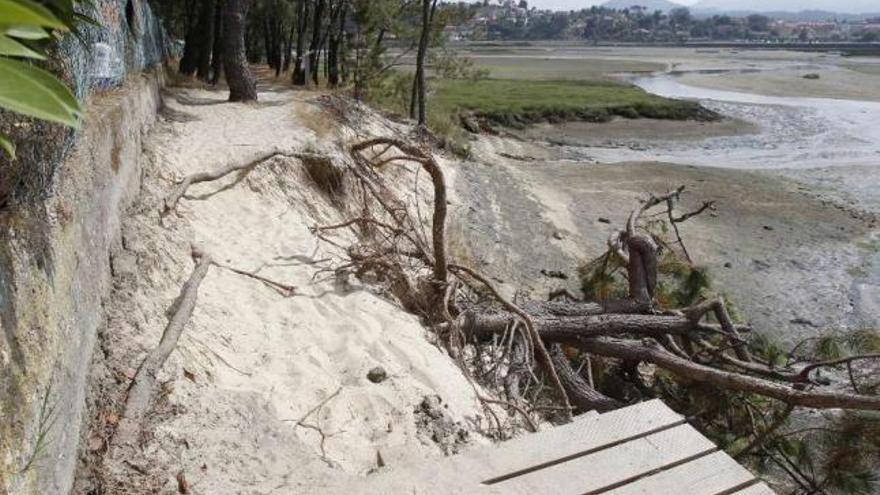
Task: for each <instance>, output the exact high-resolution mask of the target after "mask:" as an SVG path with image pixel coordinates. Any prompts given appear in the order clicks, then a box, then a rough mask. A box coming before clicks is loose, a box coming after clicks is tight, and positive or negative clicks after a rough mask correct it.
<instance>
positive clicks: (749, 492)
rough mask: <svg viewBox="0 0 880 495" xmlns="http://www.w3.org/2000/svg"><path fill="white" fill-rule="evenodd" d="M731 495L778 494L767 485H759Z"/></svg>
mask: <svg viewBox="0 0 880 495" xmlns="http://www.w3.org/2000/svg"><path fill="white" fill-rule="evenodd" d="M731 495H776V492H774V491H773V490H771V489H770V487H769V486H767V485H766V484H764V483H758V484H756V485H752V486H750V487H748V488H743V489H742V490H739V491H736V492H733V493H732V494H731Z"/></svg>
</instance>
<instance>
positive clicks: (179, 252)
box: [104, 90, 481, 494]
mask: <svg viewBox="0 0 880 495" xmlns="http://www.w3.org/2000/svg"><path fill="white" fill-rule="evenodd" d="M176 94H185V96H186V97H187V98H189V99H188V100H186V99H185V100H182V101H189V102H190V103H191V102H192V101H198V102H200V103H219V102H220V101H222V99H223V98H224V97H225V93H221V92H209V91H204V90H176ZM312 96H314V94H308V93H293V92H290V91H284V92H264V93H261V95H260V98H261V102H260V104H259V105H258V106H256V107H255V106H247V105H241V104H229V103H222V104H203V105H191V104H188V105H182V104H180V103H178V102H175V100H174V98H173V97H170V98H166V100H167V104H168V105H169V107H170V108H171V112H166V115H173V116H176V119H177V120H189V121H187V122H165V123H162V124H159V125H158V126H157V128H156V129H155V130H154V131H153V132H152V135H151V137H150V139H149V145H148V148H147V152H148V155H151V156H152V158H153V160H152V161H153V165H152V166H151V167H148V170H147V172H146V174H147V177H145V187H144V195H145V199H144V207H143V209H142V211H141V212H139V213H138V214H136V215H134V216H133V217H132V218H131V220H130V221H129V222H128V224H127V225H126V227H125V230H126V244H127V246H126V247H127V249H128V250H129V252H128V253H127V254H126V256H127V257H134V258H135V259H136V264H137V269H136V270H133V271H132V273H129V274H128V275H124V274H123V275H120V278H119V280H118V281H117V287H118V289H117V294H116V296H114V300H113V301H111V303H110V305H109V313H110V315H111V316H110V319H109V328H108V330H107V332H106V334H105V336H104V346H105V348H110V349H114V354H113V355H112V356H111V358H110V360H111V362H113V361H114V360H116V361H119V360H122V362H125V363H127V365H128V366H129V369H130V370H133V369H134V368H136V366H137V363H139V362H140V360H141V359H142V356H143V354H144V353H145V352H146V350H147V349H148V348H150V347H152V346H154V345H155V344H156V343H157V342H158V340H159V336H160V334H161V332H162V329H163V327H164V325H165V323H166V318H165V316H164V311H165V310H166V308H167V307H168V305H169V304H170V302H171V300H172V299H173V298H174V297H175V296H176V293H177V291H178V289H179V286H180V284H181V282H182V280H184V279H185V277H186V276H188V274H189V271H190V270H191V268H192V262H191V261H190V260H189V257H188V256H189V246H190V244H194V245H197V246H199V247H200V248H201V249H203V250H204V251H206V252H208V253H210V254H211V255H212V256H213V258H214V259H215V260H217V261H218V262H220V263H224V264H228V265H230V266H234V267H236V268H239V269H243V270H247V271H255V270H257V271H258V272H259V274H260V275H262V276H265V277H268V278H271V279H274V280H278V281H280V282H283V283H286V284H291V285H295V286H296V287H298V293H297V294H296V295H295V296H293V297H289V298H287V297H284V296H282V295H280V294H278V293H277V292H275V291H274V290H272V289H270V288H269V287H267V286H265V285H263V284H262V283H260V282H258V281H256V280H253V279H251V278H248V277H244V276H241V275H238V274H235V273H232V272H229V271H226V270H222V269H219V268H212V269H211V271H210V272H209V274H208V276H207V278H206V279H205V281H204V283H203V284H202V286H201V290H200V293H199V297H198V303H197V307H196V309H195V313H194V315H193V318H192V320H191V322H190V324H189V325H187V328H186V330H185V333H184V335H183V337H182V338H181V340H180V344H179V346H178V349H177V351H175V352H174V353H173V354H172V356H171V358H170V359H169V361H168V362H167V363H166V365H165V367H164V369H163V372H162V374H161V375H160V377H159V379H160V382H162V381H169V384H168V385H167V386H166V390H169V391H170V392H169V395H168V397H167V399H168V403H167V404H161V405H160V406H159V408H158V409H159V413H158V414H157V415H156V416H155V417H154V424H153V428H154V434H155V437H154V438H153V439H152V440H151V441H150V442H149V444H148V446H147V452H148V453H149V456H151V458H152V460H153V461H155V463H156V466H160V467H161V469H162V472H163V473H165V474H167V480H166V482H165V485H164V486H163V487H162V490H163V491H164V492H168V493H176V490H177V485H176V481H175V480H174V476H175V475H176V474H177V471H178V470H183V471H184V473H185V476H186V478H187V480H188V481H189V483H190V484H191V486H192V488H193V490H194V491H193V493H200V494H221V493H223V494H226V493H321V492H322V491H323V490H324V489H327V488H328V487H329V486H333V485H339V484H342V483H344V482H345V480H346V479H347V477H348V476H350V475H362V474H364V473H366V472H367V471H368V470H369V469H371V468H375V467H376V463H377V452H381V454H382V457H383V459H384V460H385V462H386V463H388V464H393V463H395V462H398V461H399V460H402V459H408V460H413V459H417V458H420V457H424V456H437V455H442V454H441V453H440V451H439V449H438V448H437V446H436V445H433V444H432V443H431V442H430V441H426V439H425V438H424V435H422V436H420V435H419V434H418V432H417V429H416V424H415V421H414V414H413V410H414V408H415V407H416V406H417V405H418V404H419V403H420V402H421V400H422V398H423V397H424V396H425V395H427V394H437V395H439V396H440V397H442V399H443V400H444V402H445V403H446V404H447V406H448V409H449V412H450V413H451V415H452V417H453V418H454V419H456V420H457V421H460V422H461V423H462V424H464V425H468V424H475V423H478V422H479V418H478V415H479V414H481V409H480V407H479V404H478V402H477V400H476V397H475V394H474V392H473V389H472V388H471V386H470V385H469V384H468V382H467V381H466V379H465V378H464V376H463V375H462V374H461V372H460V371H459V369H458V368H457V367H456V365H455V364H454V363H453V361H452V360H451V359H450V358H448V357H447V356H446V354H444V353H443V352H441V351H440V350H439V349H438V348H437V347H435V346H434V345H432V344H431V343H429V340H428V338H427V337H428V336H427V335H426V331H425V330H424V329H423V327H421V326H420V324H419V322H418V321H417V319H416V318H415V317H414V316H412V315H409V314H407V313H405V312H404V311H403V310H402V309H400V308H399V307H398V306H397V305H395V304H393V303H392V302H390V301H389V300H387V299H385V298H382V297H379V296H377V295H375V294H374V293H373V292H371V290H370V288H369V287H366V286H362V285H360V283H359V282H358V281H357V280H356V279H355V278H354V277H351V278H350V279H349V280H348V282H340V281H338V280H336V279H335V277H333V276H331V275H332V274H330V273H325V274H323V275H321V276H319V277H318V280H317V281H313V276H314V275H315V272H316V270H317V269H318V266H316V265H313V264H309V263H307V262H306V261H307V260H308V259H310V258H311V259H315V260H319V259H325V258H337V259H338V257H339V255H340V252H339V250H338V249H337V248H333V247H332V246H330V245H327V244H320V245H319V244H318V243H317V240H316V238H315V237H314V236H313V235H312V233H311V232H310V231H309V227H310V226H313V225H315V224H328V223H332V222H338V221H341V220H342V219H343V216H344V215H343V214H342V213H340V212H339V210H338V209H337V208H336V207H334V206H333V205H332V204H331V203H330V201H329V200H328V199H327V198H326V197H325V196H324V195H323V194H322V193H320V192H318V191H317V189H316V188H314V187H313V186H312V184H311V182H310V180H309V179H308V177H307V174H306V173H305V172H304V170H303V168H302V165H301V164H300V163H299V161H298V160H296V159H276V160H274V161H272V162H269V163H265V164H263V165H260V166H259V167H258V168H256V169H255V170H254V171H252V172H251V173H250V174H249V175H248V176H247V177H246V178H245V179H244V180H242V181H240V182H238V183H235V179H236V177H234V176H231V177H227V178H226V179H225V180H221V181H216V182H210V183H205V184H200V185H198V186H195V187H193V188H191V189H190V191H189V197H188V198H187V199H183V200H182V201H181V203H180V205H179V207H178V213H179V215H178V216H175V215H172V216H170V217H168V218H167V219H166V221H165V226H164V227H161V226H158V225H156V220H157V215H156V214H155V212H154V210H152V209H151V207H155V206H156V204H157V201H158V199H159V198H160V197H161V195H162V194H164V193H166V192H167V190H168V189H169V188H170V187H171V185H172V182H171V180H172V179H179V178H181V177H183V176H184V175H187V174H190V173H194V172H197V171H206V170H212V169H216V168H219V167H222V166H223V165H225V164H227V163H230V162H231V161H232V160H235V159H240V158H241V157H243V156H248V155H253V154H256V153H257V152H259V151H263V150H267V149H271V148H272V147H281V148H283V149H290V150H303V149H306V148H307V147H310V148H314V147H315V145H314V144H313V143H315V142H317V139H316V136H315V132H314V131H313V130H311V129H309V128H308V127H307V126H306V125H304V123H303V118H309V117H310V116H311V117H314V119H316V120H312V121H311V122H310V123H309V125H311V127H312V128H320V127H322V126H324V127H328V128H327V129H326V132H321V134H322V135H321V136H320V142H321V143H322V146H320V147H319V148H320V151H322V152H325V153H330V154H332V155H334V156H335V157H336V159H338V160H344V159H346V158H345V156H344V155H343V154H342V152H341V150H340V148H339V147H337V146H334V145H332V144H328V143H332V142H333V141H339V142H340V143H341V142H343V141H346V140H349V141H350V140H353V139H354V136H353V135H351V132H349V135H347V136H342V135H340V134H339V132H341V131H338V130H334V129H332V126H327V120H328V119H329V117H328V116H327V115H321V114H320V110H319V109H318V108H317V106H316V105H315V104H314V102H308V101H306V99H307V98H311V97H312ZM193 99H195V100H193ZM209 99H210V100H214V101H213V102H211V101H208V100H209ZM177 112H185V113H186V114H189V117H195V118H196V119H197V120H193V119H191V118H181V117H186V116H184V115H181V114H178V113H177ZM370 120H371V121H373V122H378V121H379V120H380V119H375V120H372V119H370ZM384 125H385V126H386V128H381V127H376V126H375V125H374V127H373V128H372V129H366V131H367V132H368V133H376V134H380V133H387V126H388V125H389V124H387V123H386V124H384ZM422 175H423V176H424V174H422ZM209 194H210V196H209V197H203V198H201V199H194V198H196V197H199V196H202V195H209ZM129 261H130V263H129V264H131V263H134V262H135V261H133V260H129ZM117 264H120V265H122V264H123V263H119V262H117ZM126 277H127V278H126ZM117 364H118V363H117ZM380 365H381V366H383V367H384V368H385V370H387V372H388V375H389V378H388V379H387V380H386V381H385V382H383V383H380V384H374V383H371V382H370V381H368V379H367V377H366V375H367V372H368V370H370V369H371V368H373V367H374V366H380ZM185 373H186V374H187V375H188V374H190V373H191V374H192V376H193V377H194V380H190V379H187V378H186V377H185ZM337 390H339V392H338V395H336V396H335V397H333V398H332V399H330V400H328V401H327V402H326V404H325V405H324V406H323V407H321V408H319V409H318V410H317V411H315V412H314V413H313V414H311V415H310V416H309V417H308V418H307V419H306V420H305V422H304V423H306V424H308V425H311V426H313V427H314V428H310V427H302V426H300V427H297V425H296V423H297V420H299V419H301V418H302V417H303V416H304V415H306V414H307V413H308V412H309V411H310V410H312V409H313V408H314V407H315V406H317V405H319V404H320V403H322V401H324V400H326V399H327V398H328V397H330V396H331V395H332V394H334V393H335V392H336V391H337ZM317 429H320V430H321V432H323V436H324V438H323V442H322V438H321V437H322V434H321V433H319V432H318V431H316V430H317ZM472 438H473V439H474V440H475V441H476V442H480V441H481V440H480V438H481V437H479V436H478V435H472Z"/></svg>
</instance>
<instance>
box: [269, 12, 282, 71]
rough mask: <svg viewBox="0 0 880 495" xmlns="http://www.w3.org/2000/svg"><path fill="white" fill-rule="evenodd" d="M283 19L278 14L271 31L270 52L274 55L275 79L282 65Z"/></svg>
mask: <svg viewBox="0 0 880 495" xmlns="http://www.w3.org/2000/svg"><path fill="white" fill-rule="evenodd" d="M283 36H284V19H282V18H281V14H280V12H279V14H278V18H277V19H276V20H275V23H274V29H273V30H272V50H273V52H274V54H275V77H278V76H280V75H281V69H282V66H283V64H284V54H283V49H284V38H283Z"/></svg>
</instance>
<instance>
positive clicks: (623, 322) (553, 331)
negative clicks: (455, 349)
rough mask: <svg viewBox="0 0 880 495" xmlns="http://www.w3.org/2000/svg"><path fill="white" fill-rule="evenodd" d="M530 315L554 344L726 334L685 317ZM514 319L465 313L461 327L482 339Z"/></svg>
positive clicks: (492, 313) (505, 315)
mask: <svg viewBox="0 0 880 495" xmlns="http://www.w3.org/2000/svg"><path fill="white" fill-rule="evenodd" d="M589 309H590V310H592V308H589ZM530 316H531V317H532V321H533V322H534V324H535V329H536V330H537V331H538V335H540V337H541V338H543V339H546V340H552V341H560V340H566V339H578V338H589V337H604V336H612V335H625V334H635V335H641V336H646V337H655V338H662V337H663V336H664V335H686V334H688V333H691V332H701V333H722V328H721V327H720V326H719V325H713V324H708V323H701V322H699V321H694V320H693V319H691V318H688V317H686V316H682V315H642V314H617V313H614V314H591V315H586V316H554V315H549V314H537V315H536V314H530ZM513 320H514V318H513V316H512V315H511V314H510V313H504V312H496V311H485V312H483V311H480V312H478V311H465V312H464V313H462V316H461V319H460V324H461V326H462V329H463V330H464V331H465V333H467V334H468V335H471V336H473V337H476V338H478V339H481V338H486V337H490V336H491V335H493V334H501V333H504V331H505V330H506V329H507V328H509V327H510V325H511V324H512V323H513ZM741 328H742V329H746V328H747V327H741Z"/></svg>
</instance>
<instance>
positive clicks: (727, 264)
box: [724, 261, 733, 268]
mask: <svg viewBox="0 0 880 495" xmlns="http://www.w3.org/2000/svg"><path fill="white" fill-rule="evenodd" d="M732 266H733V263H731V262H729V261H727V262H725V263H724V268H730V267H732Z"/></svg>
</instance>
